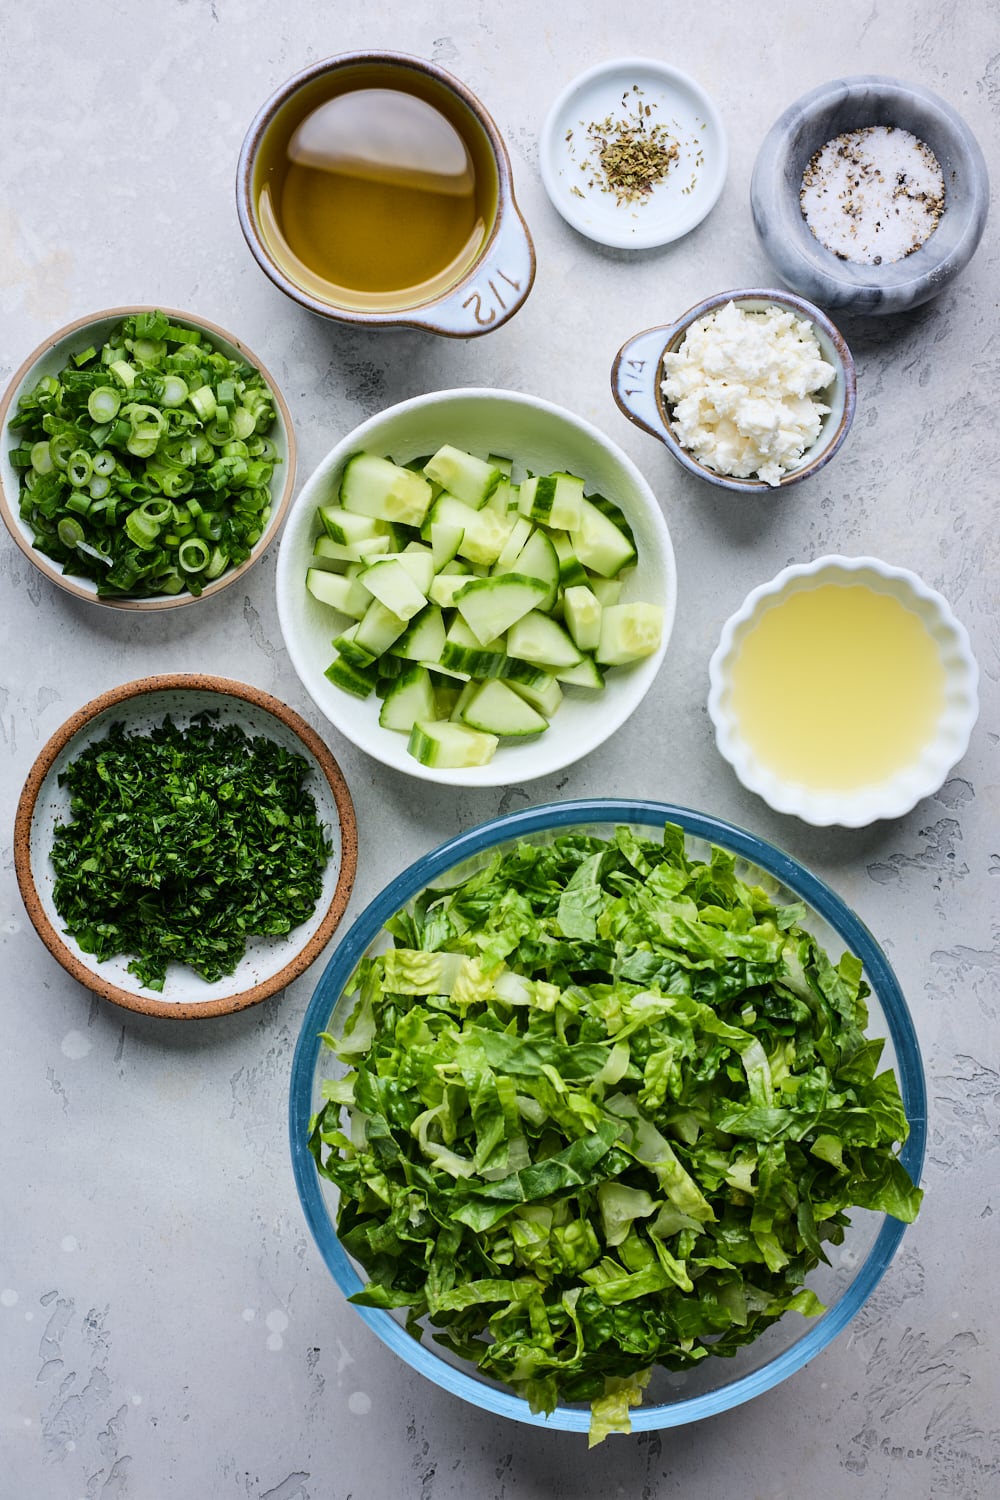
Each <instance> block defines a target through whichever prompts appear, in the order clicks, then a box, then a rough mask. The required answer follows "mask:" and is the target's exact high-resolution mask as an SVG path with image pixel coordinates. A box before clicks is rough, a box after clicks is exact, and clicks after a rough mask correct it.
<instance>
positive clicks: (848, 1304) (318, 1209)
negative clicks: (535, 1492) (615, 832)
mask: <svg viewBox="0 0 1000 1500" xmlns="http://www.w3.org/2000/svg"><path fill="white" fill-rule="evenodd" d="M667 822H670V823H677V824H679V825H680V826H681V827H682V828H683V829H684V830H685V832H686V833H688V834H690V835H692V836H694V837H695V838H701V839H704V840H706V841H707V842H709V843H715V844H721V845H722V846H723V847H724V848H726V849H728V850H730V851H731V852H733V853H735V854H739V855H742V856H743V858H745V859H747V860H749V861H750V862H751V863H753V864H755V865H757V866H758V867H759V868H760V869H761V870H764V871H766V872H767V873H768V874H770V875H772V876H774V877H775V878H776V879H777V880H780V881H782V882H783V884H784V885H785V886H787V887H788V889H789V890H791V891H793V892H794V893H795V894H796V895H797V896H798V897H799V898H800V899H801V900H803V901H807V902H808V903H809V904H810V906H812V907H813V908H814V909H815V910H816V911H817V912H818V913H819V914H820V916H821V917H823V918H824V920H825V921H826V922H828V923H829V925H830V926H831V927H832V928H833V929H834V930H835V931H836V932H837V934H838V936H839V937H841V938H842V939H843V940H844V942H845V943H846V944H847V946H848V947H849V948H850V949H851V950H852V951H853V952H854V953H855V954H856V955H857V956H858V958H860V959H861V961H862V963H863V964H864V967H865V971H866V974H867V976H868V979H869V981H870V983H871V985H872V988H873V990H874V992H875V993H876V995H877V996H878V1000H879V1003H880V1005H881V1006H882V1009H883V1011H884V1013H885V1018H886V1023H887V1026H888V1030H889V1034H890V1037H891V1040H892V1044H893V1046H894V1048H895V1051H896V1076H897V1079H898V1081H899V1089H900V1093H901V1095H902V1099H903V1105H904V1108H905V1110H906V1116H907V1119H908V1120H909V1122H910V1135H909V1138H908V1140H907V1142H906V1144H905V1146H904V1147H903V1150H902V1152H901V1160H902V1163H903V1165H904V1166H905V1167H906V1169H907V1171H908V1172H909V1174H910V1176H911V1177H912V1179H913V1181H914V1182H919V1180H920V1172H921V1168H922V1166H923V1160H924V1149H925V1145H926V1136H927V1096H926V1088H925V1083H924V1073H923V1065H922V1063H921V1059H920V1048H919V1044H918V1042H917V1036H916V1032H915V1030H914V1026H913V1021H912V1018H911V1016H910V1012H909V1008H908V1007H907V1004H906V1000H905V999H904V997H903V992H902V990H901V989H900V986H899V981H898V980H897V979H896V976H895V974H894V973H893V970H892V968H891V966H890V964H889V961H888V959H887V958H886V956H885V954H884V953H883V952H882V949H881V948H880V947H879V945H878V943H877V942H876V940H875V938H874V937H873V936H872V934H871V933H870V932H869V931H868V928H867V927H866V926H865V925H864V923H863V922H862V921H861V920H860V919H859V918H858V917H857V916H856V915H855V913H854V912H852V911H851V909H850V908H849V907H848V906H846V905H845V903H844V902H843V901H842V900H841V899H840V897H839V896H837V895H835V894H834V892H833V891H832V890H830V888H829V886H827V885H825V884H824V883H823V881H822V880H820V879H819V878H818V876H816V875H813V874H811V873H810V872H809V871H808V870H807V869H806V868H805V867H804V866H803V865H800V864H799V863H798V861H797V860H795V859H793V858H792V857H791V855H789V854H785V853H784V852H783V851H782V850H781V849H778V848H776V847H775V846H774V845H773V844H768V843H765V842H764V841H763V840H762V839H759V838H757V837H756V835H755V834H752V833H748V832H746V830H745V829H742V828H737V827H736V826H735V825H733V824H731V823H726V822H723V821H722V820H721V819H720V818H713V817H710V816H709V815H708V814H706V813H698V812H692V811H690V810H689V809H688V808H684V807H676V806H674V805H673V804H671V803H667V802H645V801H631V800H626V799H621V800H618V799H604V798H602V799H594V800H576V801H569V802H558V803H548V804H545V805H544V806H540V807H532V808H526V809H524V810H523V811H520V812H513V813H508V814H507V815H506V816H503V817H499V818H494V819H491V820H490V821H489V822H488V823H482V824H480V825H479V826H478V827H476V828H473V829H470V830H469V831H468V832H467V833H462V834H459V835H458V836H457V837H456V838H453V839H449V840H448V842H447V843H444V844H441V845H440V846H439V847H438V848H437V849H434V850H433V851H432V852H431V853H429V854H425V855H422V856H421V858H420V859H418V860H416V861H415V862H414V863H413V864H412V865H410V866H409V867H408V868H407V869H405V870H404V871H403V872H402V874H400V875H397V877H396V878H395V880H393V881H391V882H390V884H389V885H387V886H386V887H385V889H384V890H383V891H382V892H381V893H380V894H379V895H378V896H376V897H375V899H374V901H372V902H371V903H370V905H369V906H367V907H366V908H365V910H364V911H363V912H362V913H361V915H360V916H359V917H358V918H357V919H356V921H355V922H354V923H353V925H352V926H351V928H350V930H349V931H348V932H347V933H346V934H345V936H344V937H343V938H342V939H341V940H340V942H339V943H338V945H337V947H336V949H335V951H334V953H333V955H332V956H331V958H330V960H329V963H328V964H327V966H326V969H325V971H324V973H323V975H322V978H321V979H320V981H319V984H318V985H317V986H316V989H315V991H314V992H313V996H312V999H311V1001H310V1002H309V1007H308V1009H307V1011H306V1014H305V1017H304V1019H303V1022H302V1030H301V1031H300V1033H299V1038H298V1042H297V1044H296V1048H295V1055H294V1057H293V1059H292V1073H291V1089H290V1101H289V1125H290V1131H291V1149H292V1167H293V1170H294V1173H295V1183H296V1187H297V1188H298V1192H299V1198H300V1200H301V1203H302V1207H303V1210H304V1212H305V1216H306V1220H307V1222H308V1224H309V1228H310V1230H311V1231H312V1234H313V1237H314V1239H315V1240H316V1244H317V1247H318V1248H319V1251H320V1254H321V1255H322V1256H323V1259H324V1261H325V1262H326V1265H327V1267H328V1269H329V1270H330V1272H331V1273H332V1275H333V1278H334V1280H335V1281H336V1283H337V1285H338V1286H339V1288H340V1290H341V1291H342V1292H343V1293H344V1295H345V1296H347V1297H350V1296H352V1295H353V1293H355V1292H358V1291H360V1290H361V1287H362V1282H361V1280H360V1279H359V1277H358V1275H357V1272H356V1271H355V1269H354V1265H353V1263H352V1262H351V1260H350V1259H349V1257H348V1255H347V1253H346V1252H345V1250H344V1248H343V1246H342V1245H341V1243H340V1241H339V1240H338V1238H337V1235H336V1233H335V1231H334V1229H333V1226H332V1224H331V1222H330V1218H329V1215H328V1212H327V1207H326V1201H325V1199H324V1196H323V1192H322V1188H321V1183H320V1177H319V1174H318V1172H317V1170H316V1164H315V1162H314V1160H313V1157H312V1154H311V1153H310V1151H309V1146H308V1124H309V1119H310V1116H311V1114H312V1112H313V1086H314V1080H315V1073H316V1064H317V1062H318V1059H319V1054H320V1051H321V1048H322V1043H321V1042H320V1038H319V1033H320V1032H321V1031H324V1030H325V1029H326V1026H327V1024H328V1022H329V1019H330V1015H331V1013H332V1011H333V1008H334V1005H335V1004H336V1002H337V1000H338V998H339V996H340V994H341V992H342V990H343V989H344V986H345V985H346V984H347V981H348V980H349V979H350V977H351V975H352V973H353V972H354V969H355V968H356V966H357V964H358V962H359V961H360V960H361V958H363V956H364V954H365V952H366V951H367V949H368V947H369V946H370V944H371V943H372V942H373V941H374V940H375V938H376V937H377V936H378V934H379V933H380V932H381V930H382V927H383V926H384V924H385V922H386V920H387V919H388V918H389V917H391V916H392V915H393V913H394V912H396V911H398V910H399V909H400V907H402V906H404V905H405V904H406V902H407V901H409V900H411V899H412V898H413V897H414V896H415V895H416V894H417V893H418V892H419V891H421V890H422V889H423V888H424V886H426V885H430V884H431V883H432V882H433V881H434V880H435V879H437V878H439V877H440V876H442V875H445V874H447V873H448V871H449V870H452V869H453V868H454V867H455V866H456V865H459V864H461V863H463V861H465V860H467V859H471V858H473V857H475V856H476V855H478V854H481V853H482V852H483V851H484V850H486V849H490V848H493V847H494V846H495V845H496V844H499V843H503V842H504V841H506V840H509V839H512V838H520V837H527V836H528V835H530V834H535V833H540V832H549V831H551V830H553V829H558V828H565V827H567V826H569V825H578V824H598V823H612V824H618V823H633V824H638V825H648V826H651V827H656V828H662V827H663V824H664V823H667ZM905 1227H906V1226H905V1225H904V1224H902V1223H901V1222H900V1221H899V1220H898V1219H893V1218H890V1217H889V1216H888V1215H887V1216H886V1217H885V1219H884V1221H883V1223H882V1226H881V1228H880V1230H879V1232H878V1235H877V1237H876V1239H875V1242H874V1244H873V1245H872V1247H871V1249H870V1250H869V1252H868V1255H867V1258H866V1259H865V1262H864V1264H863V1265H862V1267H861V1269H860V1271H859V1272H858V1274H857V1275H856V1276H855V1278H854V1280H853V1281H852V1282H851V1284H850V1286H849V1287H848V1288H847V1290H846V1291H845V1292H844V1293H843V1295H842V1296H841V1297H840V1298H839V1299H838V1301H837V1302H836V1303H835V1304H834V1305H833V1306H832V1307H831V1308H830V1309H829V1311H828V1312H826V1313H825V1314H824V1315H823V1316H822V1317H821V1318H820V1319H819V1320H818V1321H817V1322H816V1323H815V1324H814V1325H813V1326H812V1327H810V1328H809V1329H808V1331H807V1332H806V1333H805V1334H804V1335H803V1336H802V1338H800V1339H798V1340H797V1341H796V1343H795V1344H793V1345H792V1346H791V1347H790V1348H788V1349H785V1350H784V1351H783V1352H782V1353H781V1354H779V1355H777V1356H776V1357H775V1358H774V1359H773V1360H771V1361H769V1362H768V1363H767V1364H766V1365H763V1366H762V1367H761V1368H760V1369H758V1370H754V1371H751V1372H750V1373H749V1374H747V1375H744V1376H740V1377H738V1378H736V1379H734V1380H732V1381H730V1382H728V1383H727V1384H725V1385H722V1386H719V1387H718V1388H716V1389H715V1390H712V1391H707V1392H704V1393H702V1394H700V1395H697V1396H692V1397H689V1398H688V1399H687V1400H680V1401H676V1402H670V1403H669V1404H665V1405H658V1406H648V1407H647V1406H640V1407H638V1408H637V1409H636V1410H635V1411H633V1412H632V1430H633V1431H634V1432H641V1431H648V1430H651V1429H658V1428H663V1427H678V1426H681V1425H682V1424H684V1423H687V1422H695V1421H699V1420H700V1419H701V1418H703V1417H710V1416H714V1415H715V1414H717V1413H718V1412H721V1411H728V1410H729V1409H731V1408H732V1407H734V1406H739V1405H741V1404H742V1403H743V1402H745V1401H749V1400H751V1399H752V1398H753V1397H754V1396H759V1395H761V1394H762V1393H763V1392H764V1391H767V1390H770V1389H771V1388H772V1387H773V1386H775V1385H778V1384H779V1383H780V1382H781V1381H782V1380H785V1379H787V1378H788V1376H789V1375H793V1374H794V1373H795V1372H796V1371H797V1370H800V1369H801V1368H802V1367H803V1365H805V1364H807V1363H808V1361H809V1360H810V1359H812V1358H813V1357H814V1355H816V1354H818V1353H819V1352H820V1350H821V1349H823V1348H825V1347H826V1345H827V1344H829V1343H830V1342H831V1341H832V1340H833V1339H834V1338H836V1336H837V1335H838V1334H839V1333H841V1332H842V1331H843V1329H844V1328H846V1326H847V1324H848V1323H849V1322H850V1321H851V1319H852V1318H853V1317H854V1315H855V1314H856V1313H857V1312H858V1311H859V1309H860V1308H861V1307H862V1305H863V1304H864V1303H865V1301H867V1299H868V1297H869V1296H870V1295H871V1293H872V1292H873V1291H874V1290H875V1287H876V1286H877V1285H878V1283H879V1281H880V1280H881V1279H882V1276H883V1274H884V1272H885V1270H886V1268H887V1266H888V1265H889V1262H890V1261H891V1260H892V1257H893V1255H894V1254H895V1252H896V1249H897V1247H898V1245H899V1242H900V1240H901V1239H902V1237H903V1231H904V1229H905ZM354 1310H355V1311H356V1312H357V1313H358V1314H359V1316H360V1317H361V1318H363V1319H364V1321H365V1322H366V1323H367V1324H368V1326H369V1327H370V1328H371V1329H372V1331H373V1332H374V1333H375V1334H377V1335H378V1337H379V1338H380V1339H381V1340H382V1341H383V1343H385V1344H387V1345H388V1346H389V1348H390V1349H392V1350H394V1351H395V1353H396V1354H398V1355H399V1356H400V1357H401V1358H402V1359H403V1360H405V1361H406V1363H407V1364H408V1365H410V1367H411V1368H412V1369H414V1370H416V1371H417V1372H418V1373H419V1374H421V1375H425V1376H426V1377H427V1379H428V1380H432V1381H433V1382H434V1383H435V1385H439V1386H441V1387H442V1388H443V1389H444V1390H447V1391H450V1392H452V1394H453V1395H456V1396H461V1397H462V1398H463V1399H464V1400H466V1401H468V1402H470V1403H471V1404H472V1405H474V1406H478V1407H479V1408H480V1409H481V1410H485V1411H489V1412H494V1413H496V1414H497V1415H499V1416H504V1417H512V1418H514V1419H515V1420H517V1421H520V1422H528V1423H531V1424H533V1425H534V1426H537V1427H548V1428H550V1429H552V1430H556V1429H558V1430H561V1431H567V1430H568V1431H576V1432H586V1430H587V1428H588V1426H589V1424H590V1413H589V1411H588V1410H586V1409H585V1408H583V1407H580V1408H576V1407H573V1408H569V1407H560V1408H558V1409H557V1410H556V1411H555V1412H553V1413H552V1415H551V1416H550V1417H546V1416H545V1415H544V1414H542V1413H535V1412H532V1411H531V1409H530V1407H529V1406H528V1403H527V1402H526V1401H524V1400H522V1399H521V1398H520V1397H519V1396H515V1395H513V1394H511V1393H510V1392H507V1391H504V1390H502V1389H498V1388H496V1387H494V1386H490V1385H486V1384H483V1383H482V1382H481V1381H479V1380H477V1379H474V1378H473V1377H472V1376H471V1375H467V1374H465V1373H464V1372H463V1371H462V1370H459V1369H455V1368H454V1367H453V1366H451V1365H448V1364H446V1363H445V1362H444V1361H443V1360H442V1359H441V1358H440V1356H438V1355H437V1354H436V1353H434V1351H433V1350H432V1349H430V1348H428V1347H425V1346H424V1345H423V1344H421V1343H418V1342H417V1341H416V1339H414V1338H412V1337H411V1336H410V1335H409V1334H408V1333H407V1332H406V1329H405V1328H404V1327H403V1325H402V1324H401V1323H397V1322H396V1320H395V1319H394V1318H393V1317H392V1316H391V1315H390V1314H389V1313H387V1312H384V1311H382V1310H381V1309H377V1308H369V1307H358V1306H355V1309H354Z"/></svg>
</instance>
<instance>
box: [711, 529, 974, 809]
mask: <svg viewBox="0 0 1000 1500" xmlns="http://www.w3.org/2000/svg"><path fill="white" fill-rule="evenodd" d="M826 584H839V585H841V586H848V585H851V584H862V585H865V586H866V587H868V588H869V589H872V590H874V591H875V592H876V593H880V594H888V595H891V596H892V597H893V598H895V599H897V600H898V601H899V602H900V603H901V604H902V605H904V606H905V608H906V609H908V610H909V611H911V612H912V613H913V614H915V615H916V616H918V618H919V619H920V620H921V621H922V622H923V625H924V626H925V628H926V630H927V632H928V634H929V636H930V637H931V639H932V640H933V642H934V644H935V646H936V647H937V650H938V653H939V656H940V661H941V665H942V668H943V671H944V702H943V705H942V708H941V712H940V715H939V717H938V720H937V723H936V726H935V729H934V732H933V734H932V735H931V736H930V738H928V740H927V741H926V742H925V743H924V745H923V746H922V748H921V750H920V752H919V754H918V755H916V756H915V757H914V758H913V759H912V760H911V761H910V762H909V763H908V764H906V765H904V766H902V767H900V769H899V770H898V771H897V772H895V773H894V774H893V775H891V776H889V777H887V778H886V779H884V780H881V781H877V782H872V783H870V784H868V785H863V786H858V787H856V788H847V789H831V790H825V789H822V788H815V787H811V786H806V785H804V784H802V783H801V782H796V781H789V780H786V779H784V778H782V777H781V776H779V775H777V774H776V773H775V771H774V770H773V769H772V768H771V767H770V766H768V765H767V764H765V763H764V762H763V761H762V760H761V759H760V758H759V756H758V755H757V753H756V752H755V750H754V749H753V747H752V746H751V745H750V744H749V743H748V742H747V740H746V739H745V738H744V735H743V732H742V729H741V726H740V723H739V719H738V717H737V714H736V710H735V706H734V701H733V690H732V674H733V668H734V664H735V662H736V660H737V658H738V656H739V653H740V650H741V648H742V645H743V642H744V641H745V640H746V638H747V636H748V635H749V633H750V632H751V631H752V630H753V629H754V627H755V626H756V625H757V624H758V623H759V621H760V619H761V618H762V616H763V615H764V614H765V613H766V611H767V610H769V609H771V608H772V607H774V606H775V605H776V604H778V603H779V602H781V601H783V600H785V599H787V598H789V597H790V596H791V595H792V594H795V593H798V592H801V591H804V590H811V589H817V588H820V587H822V586H823V585H826ZM877 646H878V642H877V641H873V642H872V649H873V650H875V649H877ZM709 679H710V683H711V687H710V691H709V696H708V711H709V714H710V716H711V719H712V722H713V724H714V725H715V734H716V743H717V745H718V747H719V750H720V752H721V753H722V755H723V756H724V757H725V759H726V760H728V761H729V763H730V765H731V766H732V767H733V769H734V770H735V772H736V775H737V776H738V777H739V779H740V781H741V782H742V783H743V785H744V786H745V787H747V788H748V789H749V790H750V791H752V792H756V793H757V794H758V795H759V796H761V797H763V799H764V801H765V802H767V803H769V805H770V806H771V807H773V808H774V809H775V810H776V811H777V812H782V813H793V814H794V815H795V816H796V817H798V818H801V819H802V820H803V822H806V823H812V824H815V825H817V826H819V827H826V826H828V825H830V824H838V825H840V826H841V827H845V828H862V827H864V826H866V825H867V824H869V823H873V822H875V821H876V820H877V819H879V818H898V817H902V815H903V814H904V813H907V812H909V811H910V809H911V808H913V807H914V806H915V805H916V804H917V803H918V802H919V801H920V799H921V798H922V797H928V796H930V795H931V794H932V793H934V792H936V791H937V790H938V788H939V787H940V786H941V785H942V784H943V782H944V780H945V777H946V776H947V775H948V772H949V771H950V770H951V768H952V767H953V766H954V765H955V764H956V763H957V762H958V761H959V760H961V758H962V756H963V755H964V754H965V751H966V749H967V748H968V744H969V738H970V736H971V734H972V729H973V726H974V724H975V722H976V718H977V716H978V712H979V700H978V694H977V688H978V682H979V669H978V667H977V665H976V660H975V657H974V656H973V654H972V648H971V646H970V644H969V637H968V634H967V632H966V630H965V627H964V626H963V625H962V624H961V623H960V622H959V621H958V620H957V619H956V618H955V616H954V614H953V613H952V610H951V607H950V605H949V604H948V602H947V600H946V599H944V598H943V597H942V595H941V594H939V593H936V592H935V590H934V589H931V588H928V586H927V585H926V584H925V583H924V582H923V581H922V579H920V578H918V577H917V575H916V574H915V573H911V572H909V571H908V570H907V569H905V568H897V567H892V566H891V565H890V564H889V563H884V562H880V561H879V560H878V559H877V558H874V557H835V556H830V557H819V558H817V559H816V560H815V561H814V562H811V563H797V564H794V565H793V566H791V567H788V568H785V569H783V571H782V572H780V573H779V574H778V575H777V577H776V578H773V579H772V580H771V581H770V583H765V584H761V585H760V587H759V588H755V589H753V590H752V591H751V592H750V593H749V594H748V595H747V597H746V599H745V600H744V601H743V604H742V605H741V607H740V608H739V609H738V610H737V611H736V613H735V614H734V615H732V616H731V617H730V619H728V620H727V621H726V623H725V625H724V626H723V629H722V635H721V637H720V640H719V644H718V646H717V647H716V649H715V651H714V652H713V654H712V658H711V661H710V663H709ZM787 703H788V712H789V713H790V714H792V713H794V704H795V684H794V682H792V681H790V682H789V684H788V696H787ZM831 711H832V712H833V713H836V714H840V713H847V714H849V713H850V704H849V703H844V704H836V705H832V706H831ZM858 729H859V732H860V733H863V732H864V725H863V724H859V725H858Z"/></svg>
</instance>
